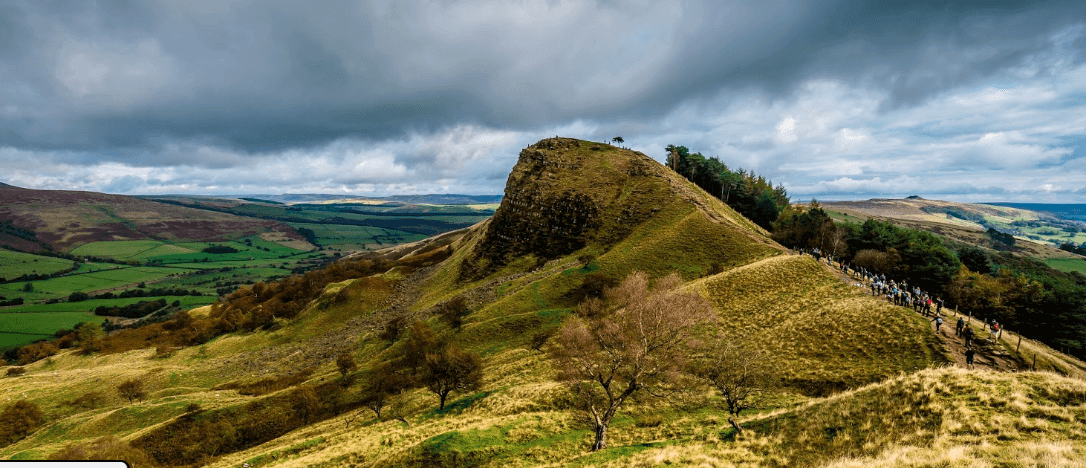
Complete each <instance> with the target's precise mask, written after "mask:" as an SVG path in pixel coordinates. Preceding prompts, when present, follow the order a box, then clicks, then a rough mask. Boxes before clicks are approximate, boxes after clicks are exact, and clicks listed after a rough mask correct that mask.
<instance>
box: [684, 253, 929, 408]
mask: <svg viewBox="0 0 1086 468" xmlns="http://www.w3.org/2000/svg"><path fill="white" fill-rule="evenodd" d="M825 267H826V265H824V264H820V263H818V262H816V261H815V260H814V259H813V258H811V257H809V256H799V255H795V256H792V255H789V256H783V257H774V258H770V259H766V260H763V261H760V262H757V263H754V264H751V265H747V266H743V267H739V268H735V269H732V270H730V271H727V272H724V273H721V274H719V275H716V276H712V277H709V278H705V279H701V280H698V281H696V282H694V283H692V284H691V286H690V287H692V288H694V289H695V290H697V291H699V292H700V293H701V294H702V295H703V296H705V297H707V298H708V299H709V300H710V302H712V304H713V305H714V306H715V307H716V308H717V309H718V310H719V311H720V314H721V317H722V318H723V323H724V324H725V325H724V327H725V329H726V330H728V331H729V332H730V334H732V335H734V336H741V337H748V338H750V339H751V340H752V341H753V342H754V343H756V344H757V346H758V347H760V348H762V349H764V350H765V351H767V352H768V354H769V355H771V356H774V358H775V359H776V360H777V363H778V365H779V366H781V367H782V368H783V369H784V371H785V380H786V382H785V383H786V384H788V385H790V386H792V387H794V388H796V389H797V390H799V391H803V392H805V393H808V394H813V395H824V394H828V393H831V392H834V391H839V390H844V389H847V388H854V387H858V386H860V385H864V384H868V383H871V382H875V381H879V380H882V379H884V378H887V377H890V376H893V375H896V374H898V373H900V372H909V371H914V370H917V369H923V368H925V367H928V366H930V365H932V364H933V363H947V362H949V361H948V360H947V358H946V357H945V356H943V353H942V349H941V348H942V347H941V346H940V345H939V342H938V340H936V338H935V336H934V335H932V334H931V333H930V332H929V327H928V323H927V320H926V319H924V318H923V317H921V316H920V315H919V314H916V313H913V312H912V311H911V310H909V309H906V308H904V307H897V306H893V305H891V304H889V303H887V302H886V301H884V300H879V299H876V298H874V297H872V296H870V295H868V294H867V293H865V292H864V290H863V289H862V288H859V287H856V286H855V285H849V284H846V283H843V282H842V281H841V280H839V279H838V278H836V277H834V276H833V275H832V274H831V273H829V272H827V271H826V269H825Z"/></svg>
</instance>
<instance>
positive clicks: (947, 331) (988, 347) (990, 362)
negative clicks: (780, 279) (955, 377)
mask: <svg viewBox="0 0 1086 468" xmlns="http://www.w3.org/2000/svg"><path fill="white" fill-rule="evenodd" d="M818 263H819V265H821V266H822V267H823V268H825V269H826V270H827V271H829V272H831V273H833V275H834V276H836V277H837V278H838V279H840V280H841V281H844V282H845V283H847V284H849V285H850V286H853V287H857V286H856V285H857V284H862V285H863V289H864V291H870V289H869V288H868V285H867V283H865V282H863V281H861V280H858V279H856V278H854V277H852V276H850V275H848V274H845V273H844V272H842V271H841V269H840V268H838V267H835V266H832V265H829V264H827V263H826V262H825V261H819V262H818ZM875 299H876V300H885V299H880V298H875ZM902 308H903V309H906V310H909V312H911V313H914V314H916V313H917V312H915V311H913V310H912V309H911V308H909V307H902ZM958 317H964V316H963V315H962V314H959V313H958V312H957V311H956V310H953V309H944V310H943V320H944V322H943V325H942V327H941V328H940V330H939V331H938V332H936V331H935V322H934V316H931V317H924V318H925V319H927V320H928V326H929V327H930V328H931V332H932V333H933V334H935V336H936V337H937V338H939V341H940V342H941V343H942V344H943V346H944V348H945V349H946V352H947V358H949V359H951V360H953V361H954V363H955V364H957V365H958V367H962V368H968V366H967V365H966V363H965V337H962V336H955V335H954V324H955V323H956V322H957V321H958ZM968 320H969V319H968V318H967V323H972V325H973V330H974V331H976V335H975V336H976V337H977V339H978V340H979V341H980V343H979V345H978V346H975V347H974V350H975V351H976V355H975V356H974V357H973V368H974V369H990V370H994V371H999V372H1015V371H1018V370H1019V367H1020V366H1019V363H1018V361H1017V360H1016V359H1014V358H1013V357H1012V356H1010V355H1007V354H1005V353H1002V352H1001V351H1000V348H1001V345H1000V344H999V343H998V342H985V340H986V339H987V338H988V337H989V336H990V335H989V334H988V331H987V329H985V328H984V326H983V324H982V323H980V322H979V321H978V320H977V319H972V321H971V322H970V321H968Z"/></svg>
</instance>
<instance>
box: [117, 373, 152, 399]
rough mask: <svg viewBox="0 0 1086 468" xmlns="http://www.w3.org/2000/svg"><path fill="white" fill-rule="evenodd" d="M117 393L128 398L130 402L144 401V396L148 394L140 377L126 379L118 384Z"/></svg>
mask: <svg viewBox="0 0 1086 468" xmlns="http://www.w3.org/2000/svg"><path fill="white" fill-rule="evenodd" d="M117 393H119V394H120V395H121V398H127V399H128V402H129V403H132V401H133V400H137V399H138V400H140V401H141V402H142V401H143V397H145V396H147V392H146V391H145V390H144V389H143V382H142V381H140V380H139V379H131V380H126V381H124V382H123V383H121V384H120V385H118V386H117Z"/></svg>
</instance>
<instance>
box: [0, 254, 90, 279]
mask: <svg viewBox="0 0 1086 468" xmlns="http://www.w3.org/2000/svg"><path fill="white" fill-rule="evenodd" d="M72 263H73V262H72V261H71V260H65V259H63V258H53V257H43V256H41V255H32V254H28V253H22V252H12V251H10V250H3V249H0V278H8V279H11V278H18V277H20V276H22V275H32V274H37V275H48V274H52V273H56V272H58V271H62V270H67V269H69V268H71V267H72Z"/></svg>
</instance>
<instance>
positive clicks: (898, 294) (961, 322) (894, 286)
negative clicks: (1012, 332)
mask: <svg viewBox="0 0 1086 468" xmlns="http://www.w3.org/2000/svg"><path fill="white" fill-rule="evenodd" d="M795 253H798V254H807V255H810V256H812V257H814V259H815V260H816V261H825V262H826V264H827V265H830V266H833V255H823V254H822V252H821V251H820V250H819V249H818V248H817V247H815V248H811V249H804V248H800V249H796V250H795ZM837 268H839V269H840V270H841V272H842V273H844V274H846V275H849V276H851V277H853V278H858V279H860V280H861V281H863V282H864V283H867V287H868V288H869V289H870V290H871V295H873V296H876V297H879V296H883V297H885V298H886V301H887V302H889V303H891V304H894V305H897V306H902V307H912V308H913V310H914V311H916V312H918V313H922V314H924V316H934V318H932V320H931V321H932V322H935V332H936V333H939V332H940V329H941V328H942V325H943V306H944V301H943V298H942V297H939V296H936V297H935V298H934V299H932V296H931V295H930V294H928V293H926V292H924V291H921V290H920V288H919V287H913V288H911V289H910V288H909V284H908V283H906V282H904V281H902V282H900V283H899V282H897V281H895V280H893V279H887V278H886V274H885V273H882V274H880V273H874V272H871V271H868V270H867V269H866V268H864V267H858V268H852V267H851V266H850V265H849V264H848V263H845V262H838V265H837ZM858 286H862V285H859V284H858ZM933 305H934V306H935V311H934V314H933V313H932V306H933ZM984 327H985V328H986V329H987V331H988V333H989V334H990V336H989V338H987V340H989V341H991V342H995V341H996V340H998V339H999V337H1000V336H1001V334H1000V331H1001V325H1000V324H999V322H997V321H996V320H995V319H991V320H990V321H985V322H984ZM976 335H977V332H975V331H974V330H973V328H972V327H968V326H966V323H965V318H964V317H961V316H959V317H958V321H957V323H955V326H954V336H959V337H964V338H965V363H966V365H967V366H968V367H969V368H970V369H972V368H973V362H974V356H975V355H976V351H974V350H973V344H974V343H975V342H976V340H977V338H978V337H977V336H976Z"/></svg>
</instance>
